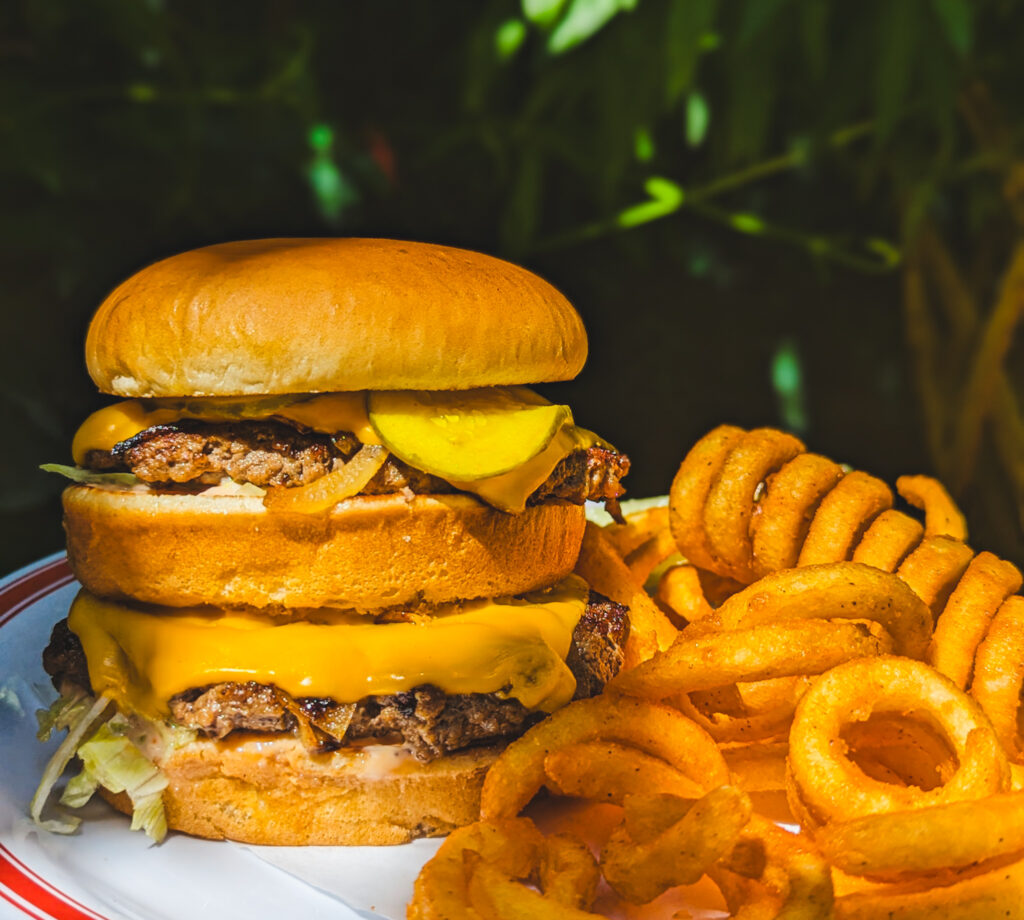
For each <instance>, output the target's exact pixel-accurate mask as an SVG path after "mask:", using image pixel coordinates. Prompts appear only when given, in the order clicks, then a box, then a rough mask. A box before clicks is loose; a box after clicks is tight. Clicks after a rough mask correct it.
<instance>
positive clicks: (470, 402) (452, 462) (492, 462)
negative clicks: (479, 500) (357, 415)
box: [369, 387, 572, 482]
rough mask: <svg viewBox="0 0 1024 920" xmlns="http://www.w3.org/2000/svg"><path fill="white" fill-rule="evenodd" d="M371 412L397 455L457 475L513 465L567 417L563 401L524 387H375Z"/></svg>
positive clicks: (464, 477) (477, 475)
mask: <svg viewBox="0 0 1024 920" xmlns="http://www.w3.org/2000/svg"><path fill="white" fill-rule="evenodd" d="M369 415H370V423H371V424H372V425H373V427H374V428H375V429H376V431H377V434H379V435H380V439H381V440H382V441H383V442H384V444H385V446H386V447H387V448H388V450H390V451H391V452H392V453H393V454H395V456H397V457H399V458H401V459H402V460H404V461H405V462H406V463H408V464H409V465H410V466H414V467H416V469H419V470H423V471H424V472H426V473H431V474H432V475H434V476H440V477H441V478H442V479H448V480H453V481H456V482H473V481H475V480H478V479H488V478H490V477H492V476H500V475H501V474H502V473H507V472H509V471H510V470H514V469H516V467H519V466H522V465H523V464H524V463H526V462H527V461H528V460H532V459H533V458H534V457H536V456H537V454H539V453H540V452H541V451H542V450H544V449H545V448H546V447H547V446H548V445H549V444H550V443H551V439H552V438H554V436H555V435H556V434H557V433H558V431H559V429H561V428H562V427H563V426H564V425H566V424H572V412H571V411H570V410H569V407H568V406H558V405H553V404H552V403H549V402H547V400H545V399H544V398H543V397H541V396H538V395H537V394H536V393H534V392H532V391H531V390H528V389H526V388H525V387H483V388H480V389H476V390H443V391H433V390H393V391H377V392H373V393H371V394H370V399H369Z"/></svg>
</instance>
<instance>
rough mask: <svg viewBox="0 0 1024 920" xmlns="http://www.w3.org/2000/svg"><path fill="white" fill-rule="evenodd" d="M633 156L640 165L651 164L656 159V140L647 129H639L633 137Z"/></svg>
mask: <svg viewBox="0 0 1024 920" xmlns="http://www.w3.org/2000/svg"><path fill="white" fill-rule="evenodd" d="M633 154H634V155H635V156H636V158H637V162H639V163H650V162H651V160H652V159H654V138H653V137H651V132H650V131H649V130H648V129H647V128H637V129H636V132H635V134H634V135H633Z"/></svg>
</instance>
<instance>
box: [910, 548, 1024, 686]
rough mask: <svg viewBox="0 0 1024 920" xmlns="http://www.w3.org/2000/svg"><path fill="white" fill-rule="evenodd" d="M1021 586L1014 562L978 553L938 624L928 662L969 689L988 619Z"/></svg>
mask: <svg viewBox="0 0 1024 920" xmlns="http://www.w3.org/2000/svg"><path fill="white" fill-rule="evenodd" d="M1020 586H1021V574H1020V571H1019V570H1018V569H1017V567H1016V566H1015V565H1013V564H1012V563H1009V562H1006V561H1004V560H1002V559H1000V558H999V557H998V556H994V555H993V554H992V553H979V554H978V555H977V556H975V557H974V559H972V560H971V564H970V565H969V566H967V571H966V572H964V574H963V577H962V578H961V579H960V581H959V582H958V583H957V586H956V588H954V590H953V593H952V595H950V598H949V603H947V604H946V606H945V608H944V609H943V611H942V616H940V617H939V621H938V623H936V624H935V632H934V633H933V634H932V642H931V645H930V646H929V647H928V659H927V660H928V663H929V664H930V665H931V666H932V667H933V668H935V669H936V670H937V671H941V672H942V673H943V674H945V675H946V676H947V677H948V678H950V680H952V681H953V683H955V684H956V685H957V686H958V687H959V688H960V689H961V690H964V689H966V688H967V685H968V684H969V683H970V680H971V672H972V671H973V669H974V654H975V652H976V651H977V649H978V646H979V645H980V644H981V640H982V639H984V638H985V632H986V630H987V628H988V625H989V621H990V620H991V619H992V617H993V616H995V612H996V610H998V609H999V606H1000V605H1001V604H1002V603H1003V601H1004V600H1006V598H1007V597H1009V596H1010V595H1011V594H1013V593H1014V592H1015V591H1016V590H1018V589H1019V588H1020Z"/></svg>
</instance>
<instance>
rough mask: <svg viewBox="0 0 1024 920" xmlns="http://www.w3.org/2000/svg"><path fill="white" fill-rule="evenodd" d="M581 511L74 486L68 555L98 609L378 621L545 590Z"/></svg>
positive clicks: (568, 560)
mask: <svg viewBox="0 0 1024 920" xmlns="http://www.w3.org/2000/svg"><path fill="white" fill-rule="evenodd" d="M584 524H585V521H584V511H583V508H582V507H580V506H577V505H569V504H561V503H552V504H542V505H537V506H535V507H532V508H527V509H526V511H524V512H522V513H521V514H504V513H502V512H498V511H495V510H494V509H493V508H490V507H489V506H487V505H484V504H483V503H482V502H480V501H478V500H477V499H475V498H472V497H470V496H466V495H436V496H426V495H418V496H416V497H415V498H413V499H412V500H411V501H406V499H405V498H404V497H403V496H402V495H368V496H357V497H355V498H350V499H347V500H345V501H343V502H341V503H339V504H338V505H336V506H335V507H334V508H333V509H332V510H331V511H330V512H329V513H328V514H325V515H300V514H282V513H270V512H268V511H267V510H266V509H265V508H264V507H263V504H262V501H261V499H259V498H254V497H242V496H227V495H216V496H202V495H180V494H178V495H175V494H168V493H163V494H161V493H156V492H131V491H114V490H109V489H103V488H96V487H93V486H71V487H69V488H67V489H66V490H65V491H64V528H65V530H66V531H67V542H68V556H69V558H70V561H71V567H72V569H73V571H74V573H75V575H76V576H77V577H78V579H79V581H81V582H82V584H83V585H84V586H85V587H86V588H88V589H89V590H90V591H92V592H93V594H97V595H99V596H100V597H109V598H120V599H128V600H137V601H143V602H145V603H151V604H162V605H165V606H168V607H186V606H194V605H196V604H219V605H224V606H242V605H246V606H254V607H266V606H270V605H281V606H285V607H324V606H331V607H344V608H350V607H355V608H360V609H374V608H381V607H391V606H394V605H397V604H410V603H417V602H419V601H424V602H426V603H436V604H443V603H447V602H450V601H455V600H463V599H469V598H475V597H499V596H503V595H510V594H519V593H522V592H525V591H532V590H536V589H538V588H543V587H547V586H548V585H551V584H554V583H555V582H557V581H560V580H561V579H563V578H565V577H566V576H567V575H568V574H569V573H570V572H571V571H572V569H573V567H574V565H575V564H576V558H577V556H578V555H579V548H580V544H581V542H582V539H583V528H584Z"/></svg>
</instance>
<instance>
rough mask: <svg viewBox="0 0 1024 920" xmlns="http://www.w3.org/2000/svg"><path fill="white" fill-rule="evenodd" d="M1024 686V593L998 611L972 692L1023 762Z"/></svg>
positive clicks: (978, 662) (981, 649) (977, 662)
mask: <svg viewBox="0 0 1024 920" xmlns="http://www.w3.org/2000/svg"><path fill="white" fill-rule="evenodd" d="M1022 689H1024V597H1018V596H1014V597H1010V598H1007V599H1006V600H1005V601H1003V605H1002V606H1001V607H1000V608H999V610H997V611H996V615H995V616H994V617H993V618H992V623H991V625H990V626H989V629H988V635H987V636H986V637H985V640H984V641H983V642H982V643H981V645H980V646H979V647H978V654H977V657H976V659H975V662H974V682H973V683H972V684H971V696H973V697H974V698H975V699H976V700H977V701H978V704H979V705H980V706H981V708H982V709H984V710H985V715H987V716H988V717H989V719H990V720H991V722H992V727H993V728H994V729H995V730H996V735H997V737H998V738H999V741H1000V742H1001V743H1002V745H1003V748H1004V749H1005V750H1006V752H1007V754H1009V756H1010V757H1011V758H1012V759H1014V760H1016V761H1017V762H1018V763H1020V762H1021V754H1022V746H1021V743H1020V730H1019V728H1018V725H1019V724H1020V723H1019V721H1018V713H1019V712H1020V707H1021V691H1022Z"/></svg>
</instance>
